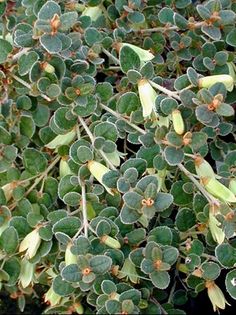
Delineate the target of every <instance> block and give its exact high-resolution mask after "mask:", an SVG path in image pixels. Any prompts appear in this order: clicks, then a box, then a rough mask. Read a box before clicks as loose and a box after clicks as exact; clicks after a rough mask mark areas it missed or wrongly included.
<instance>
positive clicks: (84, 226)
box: [81, 180, 89, 237]
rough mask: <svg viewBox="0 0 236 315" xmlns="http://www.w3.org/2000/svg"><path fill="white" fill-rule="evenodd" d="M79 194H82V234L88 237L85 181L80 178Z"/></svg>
mask: <svg viewBox="0 0 236 315" xmlns="http://www.w3.org/2000/svg"><path fill="white" fill-rule="evenodd" d="M81 194H82V214H83V228H84V236H85V237H88V225H89V224H88V216H87V204H86V188H85V183H84V181H83V180H81Z"/></svg>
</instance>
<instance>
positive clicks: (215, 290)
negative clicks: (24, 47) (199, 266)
mask: <svg viewBox="0 0 236 315" xmlns="http://www.w3.org/2000/svg"><path fill="white" fill-rule="evenodd" d="M205 286H206V288H207V294H208V297H209V299H210V301H211V303H212V306H213V309H214V312H216V311H217V310H218V309H221V310H224V309H225V305H226V304H227V305H230V304H229V303H228V302H227V301H226V299H225V297H224V294H223V292H222V291H221V289H220V288H219V287H218V286H217V285H216V284H215V282H214V281H206V284H205Z"/></svg>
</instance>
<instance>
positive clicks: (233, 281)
mask: <svg viewBox="0 0 236 315" xmlns="http://www.w3.org/2000/svg"><path fill="white" fill-rule="evenodd" d="M225 286H226V290H227V292H228V293H229V294H230V296H231V297H232V298H233V299H234V300H236V270H231V271H230V272H228V273H227V276H226V278H225Z"/></svg>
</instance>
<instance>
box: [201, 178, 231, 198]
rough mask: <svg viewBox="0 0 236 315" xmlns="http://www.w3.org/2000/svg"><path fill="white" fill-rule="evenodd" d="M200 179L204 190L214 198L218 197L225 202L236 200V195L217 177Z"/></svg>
mask: <svg viewBox="0 0 236 315" xmlns="http://www.w3.org/2000/svg"><path fill="white" fill-rule="evenodd" d="M201 181H202V183H203V185H204V186H205V188H206V190H207V191H208V192H209V193H210V194H212V195H213V196H215V197H216V198H219V199H220V200H222V201H224V202H226V203H231V202H232V203H234V202H236V197H235V196H234V194H233V193H232V191H230V190H229V189H228V188H227V187H225V186H224V185H223V184H221V183H220V182H219V181H218V180H217V179H214V178H209V177H203V178H201Z"/></svg>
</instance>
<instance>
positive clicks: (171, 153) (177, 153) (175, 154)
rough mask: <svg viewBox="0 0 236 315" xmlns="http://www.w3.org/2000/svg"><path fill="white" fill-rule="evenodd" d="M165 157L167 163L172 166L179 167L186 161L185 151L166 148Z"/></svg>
mask: <svg viewBox="0 0 236 315" xmlns="http://www.w3.org/2000/svg"><path fill="white" fill-rule="evenodd" d="M164 155H165V159H166V161H167V163H168V164H169V165H171V166H175V165H178V164H179V163H181V162H182V161H183V159H184V152H183V150H181V149H177V148H174V147H166V148H165V150H164Z"/></svg>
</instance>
